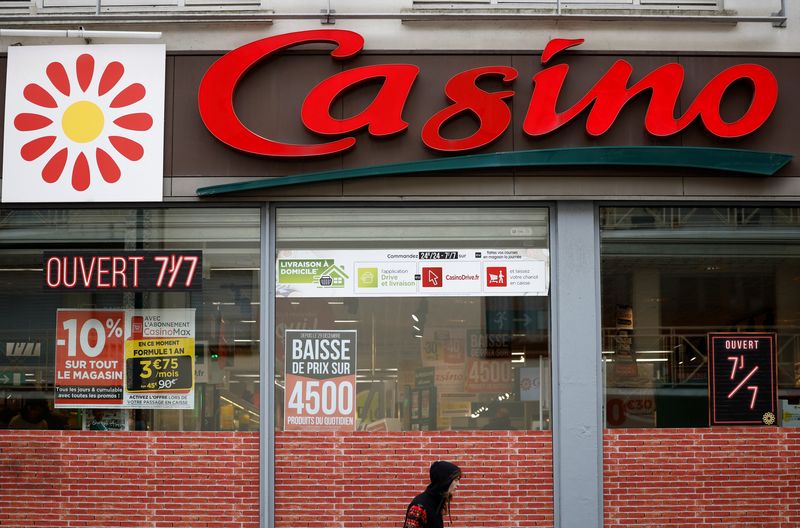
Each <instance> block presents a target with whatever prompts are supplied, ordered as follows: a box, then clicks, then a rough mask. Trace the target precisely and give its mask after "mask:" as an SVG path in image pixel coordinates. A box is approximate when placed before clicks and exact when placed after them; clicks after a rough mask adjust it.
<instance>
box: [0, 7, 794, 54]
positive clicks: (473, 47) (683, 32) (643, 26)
mask: <svg viewBox="0 0 800 528" xmlns="http://www.w3.org/2000/svg"><path fill="white" fill-rule="evenodd" d="M34 1H38V2H42V1H44V2H45V5H46V2H47V0H34ZM71 1H72V0H71ZM75 1H77V2H80V1H81V0H75ZM93 1H94V0H85V2H88V3H92V2H93ZM104 1H106V2H109V1H117V2H119V1H120V0H104ZM130 1H131V2H139V3H142V2H146V0H130ZM220 1H223V2H224V1H228V2H230V1H231V0H220ZM488 1H489V0H485V2H488ZM564 1H565V2H566V1H567V0H564ZM612 1H615V0H612ZM631 1H633V0H631ZM679 1H680V0H676V2H679ZM720 1H722V2H723V4H722V5H723V7H724V9H725V11H724V13H725V14H727V15H740V16H767V15H770V14H772V13H774V12H775V11H777V10H778V9H779V8H780V4H781V2H780V0H720ZM176 2H177V3H178V5H183V3H189V2H185V0H176ZM785 2H786V4H788V5H787V15H788V17H789V20H788V23H787V27H785V28H775V27H773V26H772V24H770V23H768V22H739V23H716V22H703V21H698V20H692V21H682V22H665V21H659V22H654V21H647V20H643V19H628V20H617V21H575V20H567V19H561V20H503V21H498V20H475V21H452V20H441V21H424V22H423V21H404V20H400V19H397V18H386V19H366V20H365V19H360V20H359V19H348V18H346V16H347V14H364V13H373V14H377V13H385V14H388V15H389V16H395V17H396V16H397V15H399V14H401V13H414V12H419V11H418V7H417V8H415V6H414V4H413V2H412V0H262V2H261V6H262V8H263V11H262V12H261V15H262V16H269V13H270V12H274V13H277V14H282V15H286V14H293V15H300V14H306V15H308V16H307V17H306V18H304V19H275V20H273V22H272V23H270V22H268V21H263V20H261V21H242V22H235V23H218V22H207V23H206V22H203V23H201V22H192V23H180V24H178V23H175V22H147V23H142V24H138V23H136V24H131V23H124V24H120V23H117V24H109V23H108V22H98V19H97V18H95V17H87V19H86V20H85V21H84V22H79V23H75V22H70V23H69V24H65V25H60V26H58V27H69V28H77V27H78V26H84V27H85V28H86V29H117V30H143V29H146V30H153V31H162V32H163V37H162V39H161V40H160V42H164V43H166V44H167V48H168V50H174V51H177V50H187V51H190V50H213V51H216V50H230V49H233V48H235V47H238V46H240V45H242V44H245V43H247V42H250V41H253V40H256V39H258V38H263V37H266V36H269V35H275V34H279V33H286V32H290V31H298V30H305V29H315V28H316V29H319V28H338V29H350V30H354V31H358V32H359V33H361V34H363V35H364V36H365V38H366V49H368V50H369V49H374V50H397V51H406V50H431V51H435V50H466V51H477V50H501V51H502V50H528V49H531V50H538V49H541V48H542V47H543V46H544V44H545V43H546V42H547V41H548V40H549V39H550V38H553V37H561V38H585V39H586V40H587V41H586V43H585V44H584V45H583V46H582V47H581V49H582V50H631V51H637V50H641V51H650V50H660V51H663V50H671V51H673V50H674V51H708V52H714V51H737V52H744V53H750V52H800V0H785ZM329 3H330V6H331V8H332V9H335V10H336V12H337V14H338V15H339V16H338V18H337V19H336V22H335V24H334V25H325V24H322V23H321V21H320V17H319V15H317V14H318V13H319V12H320V10H322V9H324V8H327V7H328V5H329ZM462 5H466V4H462ZM520 5H522V4H517V5H516V7H519V6H520ZM417 6H419V4H417ZM443 6H444V7H446V6H447V4H443ZM514 7H515V6H514V5H513V4H511V5H509V4H503V5H499V6H492V5H489V4H488V3H484V4H476V5H474V6H469V5H467V7H466V8H462V9H460V10H459V9H458V8H447V9H440V10H442V11H444V12H445V13H447V14H453V13H459V12H474V10H475V9H479V10H481V11H483V12H487V11H488V12H490V13H491V12H497V10H498V9H499V10H500V11H501V12H504V13H509V12H513V11H515V9H513V8H514ZM522 7H524V8H527V11H526V10H525V9H516V11H518V12H521V13H526V12H527V13H530V12H531V9H539V10H540V11H541V9H542V5H541V4H529V5H528V6H524V5H522ZM545 7H546V6H545ZM178 9H182V8H178ZM192 9H197V8H192ZM176 10H177V9H176ZM493 10H494V11H493ZM84 11H86V9H84ZM166 12H167V13H168V12H170V11H169V8H167V11H166ZM250 12H252V11H250ZM581 12H583V13H587V12H591V11H589V10H581ZM593 12H594V13H606V14H608V13H612V14H617V15H625V16H635V15H636V14H637V13H639V14H644V13H652V12H653V11H652V9H651V10H649V11H646V12H643V11H639V10H635V9H627V10H619V9H604V10H602V11H596V10H595V11H593ZM694 12H696V11H694ZM669 13H680V14H683V13H685V10H684V11H674V10H673V11H669ZM53 16H56V15H53ZM139 16H141V13H140V14H139ZM4 19H5V17H3V16H2V13H0V27H28V28H47V27H53V26H52V25H50V24H47V23H45V21H43V20H42V19H41V18H40V19H38V20H35V21H34V20H29V21H25V17H24V16H22V17H16V18H14V19H13V20H11V19H6V20H8V21H7V22H6V21H4ZM96 42H97V43H107V42H110V41H109V40H99V39H98V40H96ZM117 42H118V41H117ZM14 43H22V44H23V45H27V44H49V43H64V40H59V39H42V38H29V37H17V38H0V50H2V51H5V48H6V47H7V46H9V45H11V44H14Z"/></svg>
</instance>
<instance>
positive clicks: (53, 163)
mask: <svg viewBox="0 0 800 528" xmlns="http://www.w3.org/2000/svg"><path fill="white" fill-rule="evenodd" d="M66 164H67V149H65V148H63V149H61V150H59V151H58V152H57V153H56V154H55V155H54V156H53V157H52V158H50V161H48V162H47V165H45V166H44V168H43V169H42V179H43V180H44V181H46V182H47V183H54V182H57V181H58V179H59V178H60V177H61V173H62V172H64V165H66Z"/></svg>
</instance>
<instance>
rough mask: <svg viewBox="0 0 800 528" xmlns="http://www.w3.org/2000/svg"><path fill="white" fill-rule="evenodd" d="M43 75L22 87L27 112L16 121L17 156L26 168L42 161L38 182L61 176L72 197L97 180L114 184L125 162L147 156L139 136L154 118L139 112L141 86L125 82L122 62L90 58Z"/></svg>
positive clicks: (62, 64)
mask: <svg viewBox="0 0 800 528" xmlns="http://www.w3.org/2000/svg"><path fill="white" fill-rule="evenodd" d="M45 73H46V79H47V82H40V83H37V82H31V83H28V84H27V85H26V86H25V87H24V89H23V92H22V95H23V97H24V99H25V101H26V102H27V103H30V105H29V106H30V108H25V110H26V111H24V112H19V113H17V114H16V116H15V117H14V128H15V129H16V130H17V131H19V132H20V133H22V134H23V136H24V139H23V141H24V144H23V145H22V147H21V148H20V149H19V155H20V156H21V157H22V159H23V160H25V161H26V162H35V161H37V160H46V162H45V163H44V165H43V167H42V168H41V178H42V180H43V181H45V182H47V183H49V184H52V183H55V182H57V181H59V179H61V178H62V176H65V175H67V176H68V177H69V178H70V182H71V186H72V188H73V189H75V190H76V191H86V190H87V189H89V187H90V185H92V182H93V181H95V179H96V178H98V177H99V178H102V180H104V181H105V182H106V183H109V184H113V183H116V182H117V181H119V180H120V178H121V177H122V175H123V170H122V169H121V165H122V164H123V163H124V160H125V159H127V160H129V161H130V162H137V161H139V160H141V159H142V157H143V156H144V154H145V149H144V147H143V145H142V143H141V141H140V140H138V136H139V135H140V134H141V133H143V132H145V131H148V130H150V129H151V127H152V126H153V116H152V115H151V114H150V113H148V112H145V111H141V109H137V106H140V103H141V101H142V100H143V99H144V98H145V96H146V94H147V90H146V88H145V86H144V85H142V84H140V83H138V82H126V81H125V77H126V71H125V66H124V65H123V64H122V63H121V62H118V61H116V60H114V61H109V62H107V63H106V64H102V63H101V64H97V61H96V59H95V57H94V56H93V55H92V54H91V53H83V54H81V55H80V56H78V58H77V60H75V61H74V63H72V62H71V61H70V62H67V61H55V62H50V63H49V64H48V65H47V67H46V71H45ZM137 110H138V111H137ZM39 163H40V164H41V161H39Z"/></svg>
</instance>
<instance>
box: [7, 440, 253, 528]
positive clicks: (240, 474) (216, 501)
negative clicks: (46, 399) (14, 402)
mask: <svg viewBox="0 0 800 528" xmlns="http://www.w3.org/2000/svg"><path fill="white" fill-rule="evenodd" d="M258 468H259V457H258V434H257V433H210V432H209V433H167V432H159V433H155V432H127V433H120V432H103V431H91V432H80V431H0V526H2V527H3V528H6V527H15V528H33V527H39V526H51V527H59V528H68V527H98V526H103V527H109V528H110V527H114V528H116V527H136V528H156V527H167V526H169V527H186V528H204V527H220V528H221V527H226V528H227V527H230V528H244V527H248V528H250V527H252V528H257V527H258V521H259V511H258V502H259V490H258Z"/></svg>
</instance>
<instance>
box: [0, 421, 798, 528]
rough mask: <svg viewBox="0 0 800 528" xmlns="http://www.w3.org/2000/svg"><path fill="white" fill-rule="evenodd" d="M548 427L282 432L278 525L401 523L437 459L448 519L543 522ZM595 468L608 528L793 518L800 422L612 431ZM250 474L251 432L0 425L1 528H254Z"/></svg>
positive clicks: (548, 519) (759, 524) (254, 472)
mask: <svg viewBox="0 0 800 528" xmlns="http://www.w3.org/2000/svg"><path fill="white" fill-rule="evenodd" d="M551 438H552V436H551V434H550V433H549V432H538V431H530V432H516V431H508V432H506V431H491V432H489V431H476V432H446V431H442V432H430V433H417V432H402V433H378V434H376V433H349V434H343V433H305V434H300V433H278V434H277V435H276V446H275V464H276V482H275V484H276V486H275V519H276V527H277V528H302V527H309V528H313V527H319V528H322V527H324V528H331V527H336V528H351V527H352V528H356V527H359V528H362V527H363V528H367V527H369V528H389V527H392V528H397V527H398V526H399V525H400V524H401V522H402V516H403V514H404V512H405V507H406V505H407V503H408V501H409V500H410V498H411V497H413V496H414V495H415V494H416V493H418V492H419V491H421V490H422V489H423V488H424V487H425V485H426V484H427V481H428V477H427V468H428V466H429V465H430V463H431V462H432V461H433V460H436V459H446V460H451V461H453V462H456V463H458V464H459V465H461V466H462V467H463V468H464V471H465V477H464V479H463V481H462V485H461V487H460V488H459V492H458V496H457V497H456V499H455V501H454V503H453V525H454V526H455V527H458V528H481V527H487V528H488V527H505V528H523V527H525V528H527V527H551V526H553V480H552V471H553V469H552V460H551V456H552V441H551ZM567 456H568V455H567ZM604 465H605V468H604V488H605V497H604V509H605V525H604V526H605V527H606V528H623V527H625V528H631V527H641V528H662V527H663V528H733V527H737V528H738V527H753V528H797V527H799V526H800V430H795V429H778V428H724V429H713V430H712V429H649V430H646V429H640V430H636V429H616V430H607V431H605V436H604ZM258 471H259V457H258V435H257V434H254V433H212V432H203V433H177V432H149V433H145V432H129V433H114V432H102V431H93V432H79V431H0V527H3V528H9V527H13V528H35V527H59V528H72V527H106V528H112V527H114V528H117V527H120V528H126V527H136V528H161V527H172V528H179V527H185V528H221V527H231V528H257V527H258V526H259V488H258ZM565 485H569V483H565Z"/></svg>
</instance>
